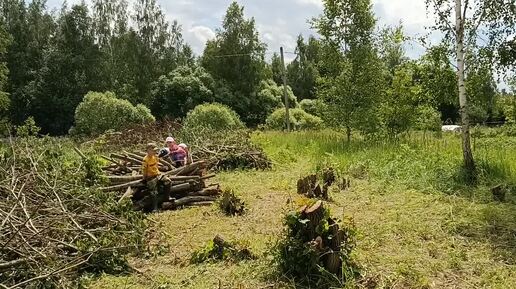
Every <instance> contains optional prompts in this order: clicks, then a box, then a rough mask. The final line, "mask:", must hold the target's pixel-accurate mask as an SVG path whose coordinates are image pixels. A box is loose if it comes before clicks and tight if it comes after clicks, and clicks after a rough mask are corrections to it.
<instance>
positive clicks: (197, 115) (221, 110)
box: [184, 103, 244, 131]
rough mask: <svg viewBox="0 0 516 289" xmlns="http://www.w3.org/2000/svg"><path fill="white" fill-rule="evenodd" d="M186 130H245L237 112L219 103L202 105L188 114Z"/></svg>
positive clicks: (185, 122) (185, 123) (185, 124)
mask: <svg viewBox="0 0 516 289" xmlns="http://www.w3.org/2000/svg"><path fill="white" fill-rule="evenodd" d="M184 127H185V129H186V130H193V131H199V130H202V129H209V130H228V129H229V130H232V129H240V128H244V123H243V122H242V121H241V120H240V118H239V117H238V115H237V114H236V112H234V111H233V110H231V109H230V108H229V107H227V106H225V105H222V104H219V103H209V104H201V105H198V106H196V107H195V108H194V109H193V110H192V111H190V112H189V113H188V115H187V116H186V119H185V121H184Z"/></svg>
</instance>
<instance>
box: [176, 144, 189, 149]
mask: <svg viewBox="0 0 516 289" xmlns="http://www.w3.org/2000/svg"><path fill="white" fill-rule="evenodd" d="M178 147H180V148H184V149H185V148H188V146H187V145H186V144H184V143H180V144H179V145H178Z"/></svg>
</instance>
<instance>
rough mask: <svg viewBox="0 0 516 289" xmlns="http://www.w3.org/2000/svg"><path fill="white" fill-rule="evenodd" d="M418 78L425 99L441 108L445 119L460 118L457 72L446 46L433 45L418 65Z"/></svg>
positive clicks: (426, 101) (416, 76)
mask: <svg viewBox="0 0 516 289" xmlns="http://www.w3.org/2000/svg"><path fill="white" fill-rule="evenodd" d="M417 69H418V71H417V73H416V75H415V78H416V80H417V81H418V83H419V85H420V86H421V90H422V91H421V92H422V96H423V100H424V102H425V103H428V104H430V105H432V106H434V107H437V108H439V111H440V112H441V114H442V118H443V120H447V119H451V120H452V121H454V120H455V119H457V118H458V105H459V101H458V99H459V97H458V88H457V74H456V72H455V71H454V68H453V67H452V65H451V63H450V60H449V51H448V48H447V47H446V46H443V45H441V46H434V47H431V48H430V49H429V50H428V51H427V52H426V54H425V55H423V56H422V57H421V58H420V59H419V61H418V65H417Z"/></svg>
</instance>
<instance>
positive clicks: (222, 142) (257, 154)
mask: <svg viewBox="0 0 516 289" xmlns="http://www.w3.org/2000/svg"><path fill="white" fill-rule="evenodd" d="M183 139H185V140H186V141H187V142H188V144H189V145H190V147H191V150H190V151H191V152H192V156H193V159H194V160H206V161H207V162H208V167H209V168H210V169H214V170H233V169H259V170H265V169H269V168H271V166H272V163H271V161H270V160H269V158H268V157H267V156H266V155H265V153H264V152H263V150H262V149H261V148H260V147H258V146H256V145H255V144H253V143H252V141H251V136H250V131H248V130H237V131H225V132H214V131H202V132H185V131H183Z"/></svg>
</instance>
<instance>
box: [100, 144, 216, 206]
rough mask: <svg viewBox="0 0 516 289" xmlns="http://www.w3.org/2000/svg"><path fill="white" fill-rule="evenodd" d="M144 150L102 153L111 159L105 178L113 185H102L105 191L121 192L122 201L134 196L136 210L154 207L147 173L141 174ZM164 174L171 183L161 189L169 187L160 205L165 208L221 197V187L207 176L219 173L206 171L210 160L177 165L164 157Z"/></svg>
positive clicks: (162, 165)
mask: <svg viewBox="0 0 516 289" xmlns="http://www.w3.org/2000/svg"><path fill="white" fill-rule="evenodd" d="M143 157H144V153H139V152H134V153H129V152H123V153H118V154H111V155H110V156H109V157H108V156H102V158H104V159H105V160H107V161H109V162H110V165H108V166H105V167H103V170H104V172H105V173H106V176H105V178H107V180H108V181H109V184H110V186H108V187H104V188H101V190H102V191H104V192H120V193H121V194H122V196H121V198H120V199H119V201H118V202H119V203H121V202H122V201H123V200H124V199H126V198H131V199H132V202H133V206H134V209H135V210H143V211H150V210H152V199H151V197H150V194H149V193H148V191H147V189H146V184H145V181H144V180H143V176H142V175H140V174H139V171H140V168H141V166H142V160H143ZM159 169H160V172H162V175H161V177H166V178H167V182H168V181H170V186H169V187H159V186H158V191H163V190H167V191H166V192H164V193H163V194H160V200H159V205H160V207H161V209H163V210H174V209H177V208H181V207H184V206H192V205H197V206H199V205H208V204H211V203H213V202H214V201H216V200H217V198H218V196H219V195H220V193H221V190H220V188H219V186H218V185H217V184H214V185H208V184H207V183H206V181H207V180H209V179H211V178H213V177H215V175H213V174H212V175H207V174H206V162H204V161H197V162H194V163H192V164H188V165H185V166H183V167H180V168H175V167H174V166H172V164H171V163H169V162H167V161H166V160H164V159H160V164H159Z"/></svg>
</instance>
